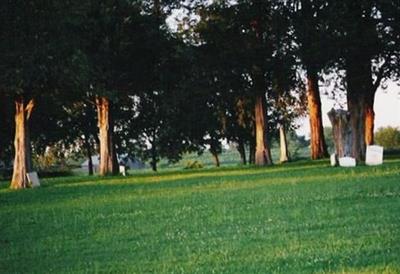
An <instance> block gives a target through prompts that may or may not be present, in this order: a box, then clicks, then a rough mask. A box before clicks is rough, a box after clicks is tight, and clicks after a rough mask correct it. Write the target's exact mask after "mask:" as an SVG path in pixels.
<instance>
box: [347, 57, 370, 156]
mask: <svg viewBox="0 0 400 274" xmlns="http://www.w3.org/2000/svg"><path fill="white" fill-rule="evenodd" d="M346 78H347V79H346V80H347V107H348V110H349V112H350V124H351V129H352V157H354V158H356V159H357V160H358V161H361V160H364V158H365V148H366V146H365V123H366V119H365V115H366V111H365V106H366V105H367V98H368V95H369V94H370V92H371V90H372V77H371V61H370V60H369V59H368V58H365V56H362V54H361V55H358V54H357V55H355V56H352V58H349V59H347V60H346Z"/></svg>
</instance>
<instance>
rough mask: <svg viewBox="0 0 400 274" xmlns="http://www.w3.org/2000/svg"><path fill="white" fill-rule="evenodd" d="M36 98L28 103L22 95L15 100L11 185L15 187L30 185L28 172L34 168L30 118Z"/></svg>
mask: <svg viewBox="0 0 400 274" xmlns="http://www.w3.org/2000/svg"><path fill="white" fill-rule="evenodd" d="M34 107H35V103H34V100H33V99H31V100H30V101H29V102H28V104H26V103H25V99H24V98H23V97H22V96H21V97H20V98H18V99H17V100H15V138H14V148H15V156H14V169H13V175H12V179H11V185H10V187H11V188H13V189H19V188H26V187H28V186H29V183H28V179H27V176H26V175H27V173H29V172H30V171H31V168H32V155H31V144H30V135H29V119H30V117H31V114H32V111H33V108H34Z"/></svg>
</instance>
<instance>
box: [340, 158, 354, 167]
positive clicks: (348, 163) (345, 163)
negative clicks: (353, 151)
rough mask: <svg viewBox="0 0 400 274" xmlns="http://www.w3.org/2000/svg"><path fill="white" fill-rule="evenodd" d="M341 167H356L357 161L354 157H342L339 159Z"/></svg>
mask: <svg viewBox="0 0 400 274" xmlns="http://www.w3.org/2000/svg"><path fill="white" fill-rule="evenodd" d="M339 165H340V166H341V167H355V166H356V159H355V158H352V157H342V158H339Z"/></svg>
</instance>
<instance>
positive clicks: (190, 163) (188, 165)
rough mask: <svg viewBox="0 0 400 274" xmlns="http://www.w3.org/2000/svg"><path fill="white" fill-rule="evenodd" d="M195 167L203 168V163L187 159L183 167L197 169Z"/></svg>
mask: <svg viewBox="0 0 400 274" xmlns="http://www.w3.org/2000/svg"><path fill="white" fill-rule="evenodd" d="M197 168H203V164H202V163H201V162H200V161H196V160H194V161H191V160H189V161H187V162H186V165H185V169H197Z"/></svg>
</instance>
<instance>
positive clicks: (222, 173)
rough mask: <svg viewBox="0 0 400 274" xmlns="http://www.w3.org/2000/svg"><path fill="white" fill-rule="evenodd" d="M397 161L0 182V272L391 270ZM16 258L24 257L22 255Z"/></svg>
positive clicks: (396, 233) (398, 238) (399, 251)
mask: <svg viewBox="0 0 400 274" xmlns="http://www.w3.org/2000/svg"><path fill="white" fill-rule="evenodd" d="M399 167H400V161H399V159H398V158H397V160H390V161H387V162H385V165H383V166H380V167H367V166H359V167H357V168H349V169H344V168H331V167H330V166H329V163H328V162H326V161H316V162H301V163H288V164H287V165H285V166H278V165H277V166H273V167H266V168H255V167H254V168H237V167H235V168H220V169H218V170H217V169H212V170H210V169H202V170H185V171H168V172H159V173H157V174H152V173H137V174H136V175H134V176H130V177H116V178H98V177H69V178H57V179H42V184H43V187H41V188H39V189H29V190H26V191H12V190H9V189H6V187H7V184H6V183H1V184H0V188H1V189H0V204H1V206H0V220H1V222H0V235H1V240H0V241H1V247H2V248H0V269H1V272H3V273H43V272H47V271H48V270H49V269H52V271H53V272H54V273H87V272H96V271H99V272H107V273H109V272H113V273H213V272H214V273H348V272H350V273H364V272H365V273H384V272H386V273H399V271H400V262H399V259H398V258H399V256H400V247H399V244H398V243H399V242H400V220H399V212H400V198H399V197H400V184H399V172H400V168H399ZM21 262H23V263H21Z"/></svg>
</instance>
